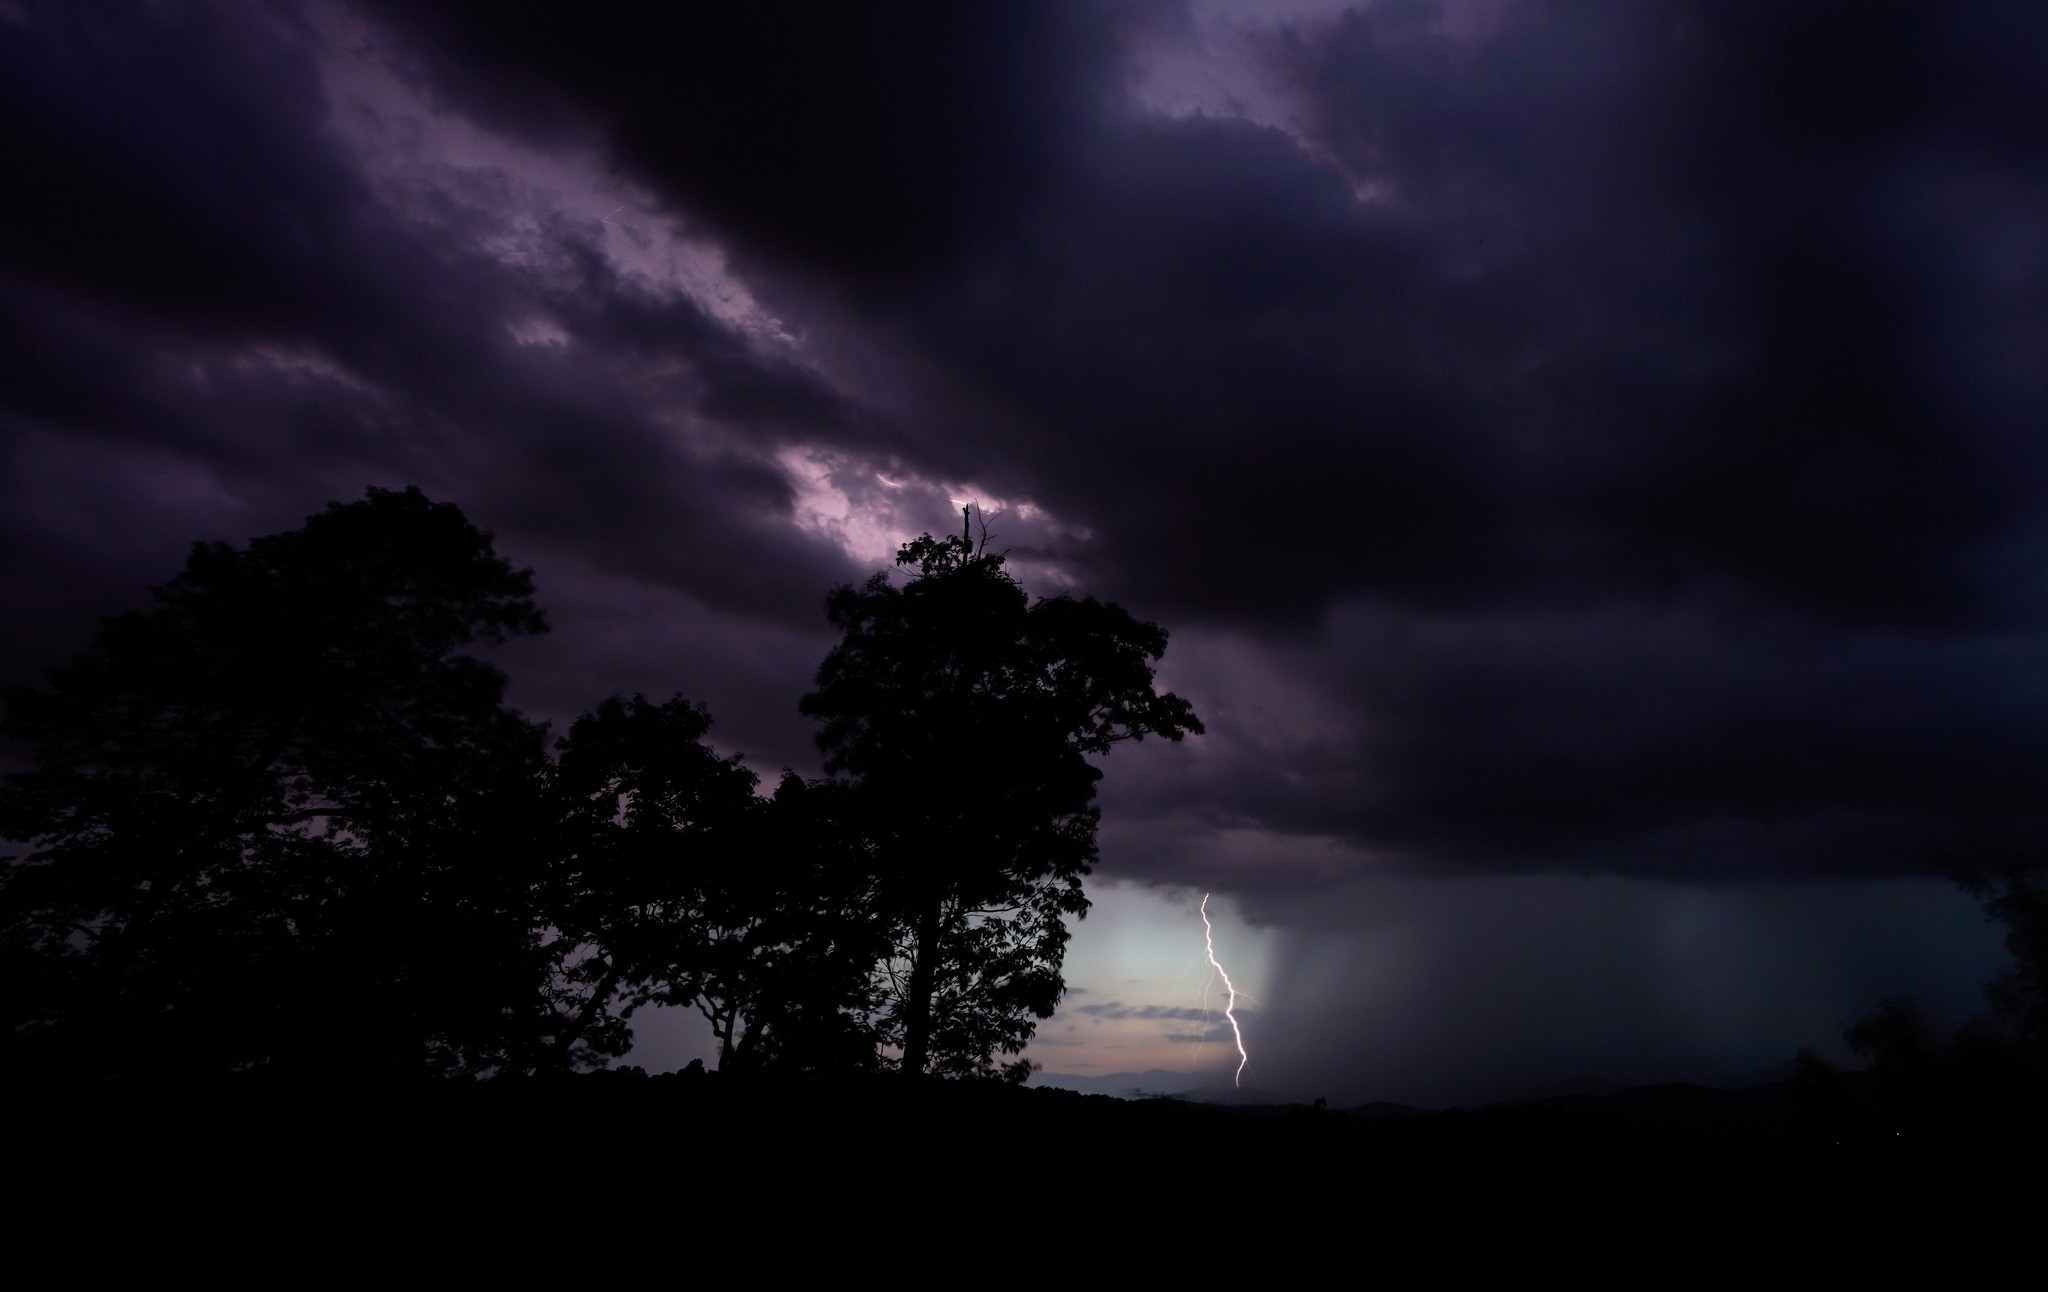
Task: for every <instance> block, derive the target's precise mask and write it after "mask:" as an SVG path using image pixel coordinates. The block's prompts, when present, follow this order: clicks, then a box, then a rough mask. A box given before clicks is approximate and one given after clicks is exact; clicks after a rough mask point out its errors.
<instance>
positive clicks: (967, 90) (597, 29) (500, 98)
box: [372, 0, 1110, 278]
mask: <svg viewBox="0 0 2048 1292" xmlns="http://www.w3.org/2000/svg"><path fill="white" fill-rule="evenodd" d="M372 8H374V9H376V10H377V11H378V12H379V13H380V14H381V15H383V16H384V17H386V18H387V19H388V20H389V21H390V22H392V23H393V24H394V25H395V26H396V27H397V28H398V29H399V30H400V31H402V32H404V33H405V35H406V37H407V38H408V39H409V41H410V42H412V45H413V47H414V48H415V49H417V50H418V51H420V53H421V55H422V57H423V58H424V60H425V63H426V68H427V70H426V73H425V74H426V76H427V77H429V78H430V80H431V81H432V82H433V83H434V84H435V85H437V86H438V87H440V88H441V90H442V92H444V93H445V94H447V95H448V96H449V97H450V99H451V101H454V102H458V103H460V104H461V105H462V106H464V107H465V108H467V109H468V110H471V111H474V112H477V113H478V114H480V115H481V116H482V117H483V118H485V119H487V120H491V121H494V122H500V123H503V124H505V125H508V126H510V127H512V128H514V129H520V130H527V131H537V132H539V133H541V134H543V135H544V134H546V133H547V132H549V131H550V130H553V129H555V128H556V123H557V121H558V119H559V117H558V116H557V114H558V113H560V112H562V111H567V110H570V109H569V106H568V105H569V104H575V105H580V106H583V107H587V108H592V109H595V110H596V111H598V112H600V113H602V114H603V115H604V117H605V118H606V119H607V121H608V124H609V126H610V130H611V140H612V145H613V148H614V150H615V157H616V159H617V161H618V162H619V163H620V164H621V165H623V166H626V167H628V168H630V169H631V170H632V171H633V172H634V173H635V174H637V175H639V176H640V177H642V178H643V179H645V180H648V181H650V182H653V183H655V184H657V185H659V186H661V187H662V188H663V189H664V190H666V191H667V192H669V193H670V194H671V195H672V196H674V197H676V198H677V199H679V200H681V201H682V202H684V203H685V205H686V207H687V209H690V210H692V211H694V212H698V213H701V214H702V215H703V216H705V217H706V218H708V219H710V220H712V221H713V222H715V223H716V224H717V225H718V226H719V227H720V229H721V231H722V232H724V233H725V234H726V235H727V236H728V237H730V238H731V239H732V240H733V241H734V242H736V243H737V244H739V245H740V246H741V247H743V248H746V249H748V250H750V251H753V252H756V253H758V254H763V255H766V256H770V257H773V258H780V259H788V260H792V261H795V262H798V263H801V264H804V265H807V266H811V267H815V268H817V269H820V270H823V271H825V272H827V273H830V274H833V275H851V276H853V277H855V278H870V277H874V278H893V277H896V276H900V275H904V274H912V275H916V274H921V273H925V272H930V271H933V270H937V269H941V268H952V267H955V266H957V264H958V262H959V258H960V257H961V255H962V254H963V253H964V252H965V251H966V249H967V247H968V246H969V244H971V243H972V242H974V241H976V240H977V231H978V230H979V229H980V228H981V227H982V226H983V225H984V224H985V223H987V222H991V221H993V222H996V223H998V224H1000V223H1002V222H1004V221H1005V219H1006V213H1007V212H1008V211H1009V210H1010V209H1011V208H1013V207H1015V206H1016V205H1018V204H1019V203H1020V202H1024V201H1028V200H1029V198H1030V196H1031V194H1032V193H1033V192H1034V191H1035V190H1037V189H1039V188H1041V187H1043V186H1045V185H1046V184H1047V183H1049V182H1052V180H1053V177H1054V176H1055V175H1056V173H1057V170H1058V166H1059V162H1060V151H1061V149H1062V148H1063V147H1064V145H1065V140H1066V136H1067V135H1068V133H1069V132H1071V131H1072V130H1074V129H1075V128H1077V127H1078V126H1079V125H1080V124H1081V122H1082V121H1083V119H1084V113H1085V110H1086V109H1087V107H1089V106H1090V105H1089V103H1088V99H1089V98H1091V97H1094V93H1099V92H1100V91H1101V90H1103V89H1106V88H1107V85H1106V75H1105V73H1106V72H1107V70H1108V63H1109V59H1108V55H1109V53H1110V45H1109V42H1108V41H1107V39H1106V38H1105V34H1104V33H1103V32H1102V31H1101V30H1100V27H1099V22H1098V21H1096V20H1092V19H1091V18H1090V17H1089V15H1087V13H1086V11H1085V10H1084V9H1083V7H1082V6H1077V5H1068V4H1058V3H1055V4H1043V3H1002V4H978V5H957V4H949V3H918V4H900V5H888V6H883V7H880V8H876V7H871V6H848V5H823V4H816V3H763V4H749V5H691V6H686V7H680V8H674V9H663V10H650V9H648V7H647V6H645V5H639V4H632V3H625V2H624V0H619V2H616V3H615V2H611V0H606V2H603V3H597V4H586V5H582V6H579V7H578V8H577V10H576V12H575V14H574V15H573V16H565V15H564V14H562V13H560V12H557V11H553V10H548V9H544V8H541V7H539V6H506V5H500V4H491V3H467V2H465V0H444V2H442V3H437V4H432V5H415V4H390V5H385V4H376V5H373V6H372ZM508 75H509V76H510V77H511V78H512V79H507V77H508ZM535 81H538V82H540V83H543V84H544V85H546V86H548V87H552V88H553V89H554V90H555V91H557V92H558V94H559V96H560V97H559V98H555V99H548V98H543V99H541V101H540V102H539V103H538V104H537V103H536V101H535V96H534V95H533V94H532V93H531V92H530V88H529V87H531V86H532V85H533V83H534V82H535ZM1091 90H1092V91H1093V92H1094V93H1091ZM550 108H553V109H554V111H553V112H551V111H549V109H550Z"/></svg>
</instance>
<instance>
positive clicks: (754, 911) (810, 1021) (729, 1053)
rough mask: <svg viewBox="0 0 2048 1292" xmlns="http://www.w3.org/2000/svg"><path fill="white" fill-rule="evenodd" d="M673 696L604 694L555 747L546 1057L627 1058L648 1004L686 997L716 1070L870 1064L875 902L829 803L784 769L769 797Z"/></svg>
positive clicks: (701, 718) (566, 1060) (546, 1061)
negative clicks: (849, 861) (702, 1025)
mask: <svg viewBox="0 0 2048 1292" xmlns="http://www.w3.org/2000/svg"><path fill="white" fill-rule="evenodd" d="M710 725H711V719H710V716H709V715H708V714H706V713H705V712H704V710H703V709H701V708H699V707H698V706H696V705H693V704H691V703H689V702H688V701H686V700H684V699H682V698H681V697H676V698H674V699H671V700H670V701H668V702H667V703H666V704H661V705H656V704H653V703H650V702H649V701H648V700H647V699H646V698H645V697H643V696H637V695H636V696H634V697H633V698H632V699H630V700H628V699H624V698H622V697H614V698H613V699H610V700H607V701H605V702H604V703H603V704H602V705H600V706H598V708H597V709H596V710H595V711H594V712H592V713H588V714H585V715H584V716H583V717H581V718H579V719H577V721H576V723H575V724H574V725H573V726H572V727H571V728H570V730H569V734H568V736H567V737H566V738H565V739H563V740H562V742H561V745H560V758H559V763H558V766H557V768H556V773H555V786H556V791H557V794H558V797H559V800H560V802H561V804H562V820H563V827H562V832H561V834H560V835H559V837H558V844H557V847H558V849H559V852H558V856H557V858H556V859H555V862H554V863H553V865H552V867H551V871H550V878H549V879H548V881H547V883H546V885H545V900H544V902H543V909H544V911H545V918H546V919H547V920H548V921H549V926H548V928H547V931H546V934H545V937H546V940H547V943H548V946H549V949H550V952H551V955H552V964H553V973H552V975H551V977H550V981H549V991H548V995H549V1002H548V1004H549V1012H550V1016H551V1020H552V1021H551V1024H550V1026H549V1029H548V1032H549V1042H548V1047H547V1054H546V1055H545V1056H543V1063H542V1066H553V1067H567V1066H571V1065H573V1064H574V1063H575V1062H577V1061H579V1060H582V1059H586V1058H594V1057H601V1056H603V1055H606V1054H618V1053H622V1052H623V1051H624V1049H625V1048H626V1045H627V1044H628V1042H629V1041H630V1035H631V1034H630V1032H629V1031H628V1028H627V1019H628V1018H630V1016H631V1015H632V1013H633V1011H634V1010H636V1009H638V1008H640V1007H641V1006H644V1005H648V1004H667V1005H685V1006H694V1007H695V1008H697V1009H698V1010H700V1011H701V1012H702V1013H703V1014H704V1016H705V1018H706V1019H708V1020H709V1021H710V1023H711V1025H712V1030H713V1032H714V1033H715V1035H716V1036H717V1038H718V1042H719V1051H720V1064H719V1066H720V1067H721V1068H722V1069H732V1068H736V1067H756V1068H759V1067H771V1066H772V1067H779V1068H783V1069H818V1068H834V1069H841V1070H843V1069H845V1068H848V1067H853V1066H858V1064H859V1063H860V1062H862V1061H863V1058H865V1059H871V1058H872V1055H873V1053H874V1048H875V1042H874V1037H873V1033H872V1030H871V1028H870V1027H869V1025H868V1023H867V1021H866V1020H867V1017H868V1015H870V1014H871V1013H872V1012H873V999H872V988H871V982H870V980H871V975H870V969H871V968H872V966H873V964H874V962H875V951H874V942H875V939H876V936H877V935H876V933H875V931H874V921H873V918H872V912H870V911H869V910H867V909H865V905H864V903H863V901H862V891H861V881H860V880H859V874H860V872H859V870H858V868H856V867H851V866H847V865H844V864H834V863H835V861H839V860H840V858H839V856H838V854H839V852H841V851H842V850H844V849H845V848H846V847H848V846H849V844H848V836H847V835H846V834H845V833H844V832H843V831H841V830H839V829H837V828H835V825H834V823H833V822H831V821H830V820H828V819H827V818H826V816H825V815H824V814H823V812H822V810H821V804H822V803H823V801H824V800H825V799H827V798H829V797H830V795H829V792H827V791H824V790H819V791H812V790H810V789H808V788H807V787H806V786H805V785H804V784H803V782H802V781H800V780H798V779H797V778H796V777H794V776H785V777H784V778H783V781H782V784H781V785H780V787H779V788H778V789H777V791H776V794H775V796H774V797H773V798H772V799H764V798H760V797H757V796H756V794H755V792H754V791H755V785H756V778H755V776H754V774H753V773H752V772H751V771H749V770H747V768H746V767H745V766H743V765H742V764H741V763H740V761H739V759H738V758H736V757H735V758H721V757H719V756H718V755H717V754H716V753H714V752H713V751H712V750H711V748H710V747H709V746H708V745H706V744H705V743H704V737H705V735H706V733H707V732H708V731H709V729H710Z"/></svg>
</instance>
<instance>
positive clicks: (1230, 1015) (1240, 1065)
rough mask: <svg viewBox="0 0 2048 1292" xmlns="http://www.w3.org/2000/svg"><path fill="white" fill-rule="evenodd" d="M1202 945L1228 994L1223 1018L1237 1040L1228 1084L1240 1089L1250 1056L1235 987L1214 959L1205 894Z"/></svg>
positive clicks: (1206, 895)
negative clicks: (1239, 1021) (1233, 1069)
mask: <svg viewBox="0 0 2048 1292" xmlns="http://www.w3.org/2000/svg"><path fill="white" fill-rule="evenodd" d="M1202 944H1203V946H1204V947H1206V948H1207V950H1208V952H1209V967H1210V968H1211V969H1214V970H1215V971H1216V976H1217V977H1219V978H1221V979H1222V980H1223V990H1225V991H1226V992H1229V993H1230V996H1229V998H1228V999H1227V1000H1225V1001H1224V1003H1223V1017H1225V1018H1227V1019H1229V1020H1230V1034H1231V1035H1232V1036H1234V1037H1236V1038H1237V1075H1236V1076H1234V1077H1232V1078H1231V1082H1230V1084H1232V1085H1233V1086H1239V1087H1242V1086H1243V1085H1244V1065H1245V1064H1247V1063H1250V1062H1251V1061H1252V1056H1251V1055H1249V1054H1247V1053H1245V1048H1244V1031H1243V1029H1241V1028H1239V1027H1238V1025H1237V1013H1236V1010H1237V985H1236V984H1235V983H1233V982H1231V981H1230V975H1229V974H1228V973H1226V972H1224V969H1223V962H1222V961H1220V960H1218V959H1217V958H1216V929H1215V927H1214V926H1213V925H1211V924H1210V923H1209V895H1208V894H1207V893H1204V894H1202Z"/></svg>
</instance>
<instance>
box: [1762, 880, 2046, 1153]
mask: <svg viewBox="0 0 2048 1292" xmlns="http://www.w3.org/2000/svg"><path fill="white" fill-rule="evenodd" d="M1946 868H1947V870H1948V872H1949V874H1950V876H1951V877H1952V878H1953V879H1954V880H1955V881H1956V882H1957V883H1958V884H1959V885H1961V886H1962V888H1963V889H1964V890H1965V891H1967V892H1969V893H1971V894H1972V895H1973V896H1975V897H1977V898H1978V899H1979V900H1980V901H1982V902H1983V904H1984V911H1985V914H1986V916H1987V917H1988V918H1989V919H1991V920H1992V921H1993V922H1995V923H1998V924H2001V925H2003V926H2004V928H2005V945H2006V950H2008V951H2009V952H2011V953H2012V964H2011V965H2010V967H2008V968H2006V969H2005V970H2003V971H2002V972H2000V973H1999V974H1998V975H1997V976H1996V977H1994V978H1993V979H1992V980H1991V981H1990V982H1989V983H1987V984H1985V987H1984V999H1985V1002H1986V1003H1987V1004H1988V1005H1989V1006H1990V1012H1989V1013H1988V1014H1984V1015H1980V1016H1978V1017H1976V1018H1974V1019H1971V1020H1970V1021H1969V1022H1967V1023H1965V1024H1964V1025H1963V1026H1962V1027H1960V1028H1958V1029H1957V1030H1956V1031H1955V1032H1954V1033H1953V1034H1951V1035H1949V1036H1946V1037H1944V1036H1942V1035H1941V1034H1940V1033H1939V1032H1938V1031H1937V1030H1936V1029H1935V1028H1934V1027H1933V1026H1932V1025H1931V1024H1930V1023H1929V1021H1928V1019H1927V1016H1926V1014H1925V1013H1924V1012H1922V1010H1921V1009H1920V1006H1919V1005H1918V1004H1917V1003H1916V1002H1915V1001H1914V1000H1913V999H1912V998H1911V997H1908V996H1895V997H1893V998H1892V999H1890V1000H1887V1001H1885V1002H1884V1003H1883V1004H1882V1005H1881V1006H1879V1008H1878V1010H1877V1012H1876V1013H1874V1014H1871V1015H1869V1016H1867V1017H1865V1018H1861V1019H1858V1020H1856V1021H1855V1022H1854V1023H1851V1024H1850V1025H1849V1026H1848V1027H1847V1028H1845V1029H1844V1030H1843V1033H1842V1036H1843V1039H1844V1040H1845V1041H1847V1042H1848V1045H1849V1048H1850V1049H1851V1050H1852V1051H1853V1052H1855V1054H1856V1055H1857V1056H1858V1057H1860V1058H1862V1059H1863V1060H1864V1061H1865V1063H1866V1067H1865V1069H1864V1070H1863V1071H1862V1072H1860V1073H1854V1074H1850V1073H1844V1072H1843V1071H1841V1070H1840V1069H1838V1068H1836V1067H1835V1066H1834V1065H1833V1064H1830V1063H1828V1062H1827V1061H1826V1060H1824V1059H1822V1058H1820V1057H1819V1056H1818V1055H1816V1054H1815V1053H1814V1052H1813V1051H1811V1050H1801V1051H1800V1052H1799V1055H1798V1059H1797V1065H1796V1066H1797V1072H1796V1075H1795V1077H1794V1090H1795V1094H1796V1095H1797V1096H1798V1097H1799V1099H1800V1101H1801V1104H1802V1109H1801V1111H1802V1113H1803V1114H1804V1115H1805V1117H1806V1118H1807V1120H1808V1121H1809V1122H1810V1123H1812V1124H1814V1125H1816V1126H1818V1127H1819V1128H1821V1129H1822V1130H1823V1131H1825V1132H1826V1133H1827V1134H1828V1135H1830V1136H1831V1137H1833V1138H1836V1139H1838V1140H1839V1139H1841V1138H1844V1137H1877V1138H1881V1139H1905V1138H1910V1139H1912V1140H1913V1141H1915V1142H1918V1143H1927V1142H1937V1143H1948V1144H1983V1143H1997V1142H2005V1143H2012V1142H2018V1141H2022V1140H2024V1141H2028V1142H2031V1143H2042V1142H2048V888H2044V887H2043V879H2044V877H2048V867H2044V864H2043V862H2042V861H2041V859H2039V858H2038V857H2035V856H2031V855H2009V856H2004V857H2000V858H1995V859H1985V858H1977V859H1974V860H1965V859H1963V858H1961V857H1953V858H1950V859H1948V860H1947V862H1946Z"/></svg>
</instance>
